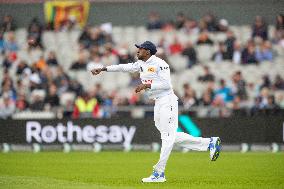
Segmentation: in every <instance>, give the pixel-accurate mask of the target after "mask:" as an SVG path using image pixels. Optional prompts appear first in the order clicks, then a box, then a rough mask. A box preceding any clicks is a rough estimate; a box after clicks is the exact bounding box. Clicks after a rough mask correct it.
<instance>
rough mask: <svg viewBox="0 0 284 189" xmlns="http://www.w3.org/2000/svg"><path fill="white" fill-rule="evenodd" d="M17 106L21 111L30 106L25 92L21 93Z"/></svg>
mask: <svg viewBox="0 0 284 189" xmlns="http://www.w3.org/2000/svg"><path fill="white" fill-rule="evenodd" d="M16 108H17V110H19V111H24V110H26V109H28V108H29V103H28V101H27V100H26V97H25V95H24V94H19V95H18V98H17V101H16Z"/></svg>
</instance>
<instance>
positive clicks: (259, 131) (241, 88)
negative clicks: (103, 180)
mask: <svg viewBox="0 0 284 189" xmlns="http://www.w3.org/2000/svg"><path fill="white" fill-rule="evenodd" d="M130 3H131V4H130ZM283 7H284V2H283V1H280V0H271V1H265V0H248V1H245V2H244V1H241V0H234V1H229V0H204V1H198V0H176V1H170V0H165V1H163V0H154V1H148V0H132V1H130V0H116V1H115V0H97V1H35V0H21V1H20V0H9V1H4V0H0V81H1V86H0V131H1V134H0V136H1V137H0V138H1V140H0V143H3V144H5V145H2V147H1V148H2V149H6V148H7V145H8V146H9V144H32V143H34V142H36V143H42V144H61V143H65V142H66V141H67V142H69V143H79V144H81V143H83V144H93V143H96V144H97V145H99V144H122V145H124V147H125V144H126V143H125V141H126V138H124V137H121V140H101V141H100V140H98V137H101V136H102V135H100V134H95V133H92V132H91V131H90V133H91V134H90V133H89V131H88V132H87V131H86V133H88V134H87V135H88V136H91V138H92V140H85V138H84V136H83V135H84V134H82V139H81V141H80V140H78V136H79V135H80V134H81V133H84V128H85V126H86V125H90V124H91V125H92V128H93V129H94V132H96V131H97V130H96V129H97V128H98V127H97V126H98V125H105V126H106V130H105V133H107V134H108V136H109V137H110V135H111V133H112V129H111V126H113V125H118V128H119V132H120V131H121V134H122V133H123V126H126V128H127V129H130V128H131V126H135V129H136V132H135V134H134V136H133V140H132V141H130V142H129V143H127V147H128V148H129V145H132V144H143V145H144V144H150V143H151V142H152V141H153V142H159V136H158V134H157V132H156V131H155V128H154V122H153V121H152V119H153V104H154V102H153V101H151V100H149V99H148V98H147V97H146V96H145V95H144V94H143V93H141V94H136V93H135V92H134V88H135V86H137V85H138V84H139V83H140V79H139V74H137V73H134V74H128V73H103V74H101V75H99V76H96V77H94V76H92V75H91V74H90V70H91V69H92V68H95V67H98V66H108V65H112V64H125V63H129V62H135V60H136V57H135V53H136V47H135V46H134V44H135V43H142V42H144V41H146V40H150V41H152V42H154V43H155V44H156V46H157V47H158V52H157V56H158V57H161V58H162V59H164V60H165V61H166V62H167V63H168V64H169V65H170V67H171V72H172V73H171V76H172V84H173V87H174V90H175V92H176V94H177V96H178V97H179V108H180V118H179V124H180V127H179V130H180V131H183V132H188V133H190V134H192V135H194V136H206V137H209V136H210V135H212V134H213V135H216V136H220V137H221V138H222V139H224V140H223V142H224V143H225V144H227V148H226V145H225V149H228V150H244V151H247V150H253V149H256V150H274V151H278V150H283V149H284V147H283V141H284V137H283V133H284V11H283ZM34 120H36V124H35V121H34ZM31 121H34V122H33V124H31ZM70 121H71V123H72V124H77V125H78V126H79V127H80V128H82V132H81V131H78V129H77V130H76V129H74V130H71V131H70V132H71V133H73V134H74V135H72V134H71V138H72V137H73V138H74V140H73V138H72V139H71V138H69V139H70V140H66V141H65V142H64V140H60V139H58V136H59V135H60V134H59V133H60V132H59V131H58V124H63V125H64V127H65V126H66V125H68V123H70ZM72 124H71V125H72ZM46 125H48V126H51V127H53V128H55V129H54V130H52V129H50V128H49V129H45V130H44V126H46ZM69 125H70V124H69ZM28 126H29V127H28ZM39 126H40V127H39ZM28 128H29V129H30V130H29V129H28ZM66 128H68V126H66V127H65V130H63V131H62V132H63V134H62V136H63V138H64V136H65V135H66V136H67V135H69V134H68V132H69V130H68V129H66ZM76 128H77V127H76ZM40 129H41V130H40ZM139 130H141V131H139ZM34 131H36V132H38V133H36V132H34ZM44 131H46V132H44ZM129 131H130V130H129ZM29 132H31V133H30V134H29ZM32 132H34V133H32ZM43 132H44V133H43ZM119 132H118V133H119ZM138 133H140V134H138ZM116 134H117V133H116ZM118 135H119V134H118ZM137 135H138V136H137ZM115 136H116V135H115ZM28 137H30V138H28ZM40 137H41V138H43V140H40V139H39V138H40ZM46 137H51V138H52V137H55V139H54V140H44V138H46ZM76 137H77V138H76ZM79 139H80V137H79ZM143 139H144V140H143ZM253 144H256V146H253ZM260 144H261V145H262V146H261V147H259V145H260ZM94 146H96V145H94ZM153 146H155V145H153V144H152V147H151V148H154V147H153Z"/></svg>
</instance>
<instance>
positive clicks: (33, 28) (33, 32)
mask: <svg viewBox="0 0 284 189" xmlns="http://www.w3.org/2000/svg"><path fill="white" fill-rule="evenodd" d="M42 30H43V27H42V24H41V23H40V22H39V20H38V19H37V18H33V19H32V20H31V22H30V24H29V27H28V42H29V45H30V47H34V48H36V47H40V48H42V44H41V35H42Z"/></svg>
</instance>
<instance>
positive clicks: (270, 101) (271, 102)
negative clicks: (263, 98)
mask: <svg viewBox="0 0 284 189" xmlns="http://www.w3.org/2000/svg"><path fill="white" fill-rule="evenodd" d="M266 108H267V109H270V110H278V109H279V108H280V107H279V106H278V105H277V104H276V103H275V97H274V95H269V96H268V100H267V106H266Z"/></svg>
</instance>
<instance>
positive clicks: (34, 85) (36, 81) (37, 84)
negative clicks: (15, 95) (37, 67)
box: [30, 71, 42, 91]
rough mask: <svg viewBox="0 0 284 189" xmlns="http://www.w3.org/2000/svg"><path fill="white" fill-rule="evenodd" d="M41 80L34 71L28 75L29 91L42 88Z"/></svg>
mask: <svg viewBox="0 0 284 189" xmlns="http://www.w3.org/2000/svg"><path fill="white" fill-rule="evenodd" d="M41 84H42V81H41V78H40V76H39V73H38V72H36V71H33V73H32V74H31V75H30V91H33V90H36V89H42V85H41Z"/></svg>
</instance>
